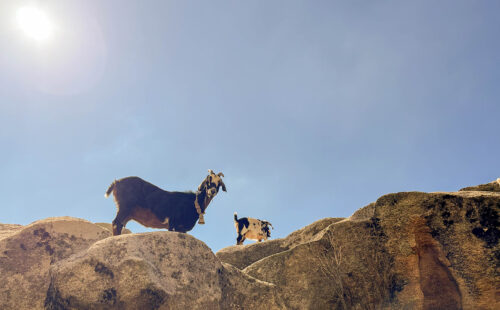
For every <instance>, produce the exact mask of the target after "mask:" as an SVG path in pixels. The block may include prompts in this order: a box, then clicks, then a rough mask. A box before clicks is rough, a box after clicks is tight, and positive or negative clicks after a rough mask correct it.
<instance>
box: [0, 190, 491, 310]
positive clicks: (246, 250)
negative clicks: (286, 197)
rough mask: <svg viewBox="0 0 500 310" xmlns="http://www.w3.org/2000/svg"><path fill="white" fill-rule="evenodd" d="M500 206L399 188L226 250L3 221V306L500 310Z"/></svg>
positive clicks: (183, 240)
mask: <svg viewBox="0 0 500 310" xmlns="http://www.w3.org/2000/svg"><path fill="white" fill-rule="evenodd" d="M496 184H498V183H496ZM499 212H500V193H499V192H498V191H497V188H496V185H495V182H492V183H488V184H485V185H479V186H476V187H470V188H467V189H464V190H461V191H459V192H455V193H439V192H437V193H420V192H406V193H396V194H389V195H385V196H382V197H380V198H379V199H378V200H377V201H376V202H374V203H371V204H369V205H367V206H366V207H363V208H361V209H359V210H358V211H356V212H355V213H354V214H353V215H352V216H351V217H349V218H347V219H339V218H326V219H322V220H319V221H317V222H314V223H313V224H311V225H308V226H306V227H304V228H302V229H300V230H298V231H296V232H294V233H292V234H290V235H289V236H287V237H286V238H282V239H275V240H270V241H266V242H262V243H255V244H251V245H246V246H230V247H228V248H225V249H222V250H221V251H219V252H218V253H217V254H216V255H215V254H213V253H212V251H211V250H210V249H209V248H208V247H207V246H206V245H205V244H204V243H203V242H201V241H199V240H197V239H195V238H194V237H192V236H190V235H189V234H180V233H175V232H166V231H158V232H154V233H144V234H127V235H121V236H116V237H111V236H110V235H111V233H110V231H109V225H106V224H92V223H90V222H87V221H84V220H79V219H74V218H52V219H47V220H43V221H38V222H35V223H33V224H30V225H28V226H20V225H7V224H0V309H44V308H45V309H202V308H203V309H208V310H210V309H500V298H499V297H500V295H499V294H500V291H499V287H500V245H499V239H500V231H499V229H500V219H499V214H498V213H499Z"/></svg>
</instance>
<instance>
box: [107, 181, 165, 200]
mask: <svg viewBox="0 0 500 310" xmlns="http://www.w3.org/2000/svg"><path fill="white" fill-rule="evenodd" d="M155 191H163V190H162V189H161V188H159V187H158V186H156V185H153V184H151V183H149V182H147V181H144V180H143V179H141V178H139V177H135V176H133V177H126V178H123V179H119V180H117V181H115V187H114V189H113V195H114V196H115V200H116V201H117V202H118V203H119V204H122V203H127V204H131V205H141V204H143V203H144V200H145V198H146V197H147V196H148V195H150V194H151V193H153V192H155Z"/></svg>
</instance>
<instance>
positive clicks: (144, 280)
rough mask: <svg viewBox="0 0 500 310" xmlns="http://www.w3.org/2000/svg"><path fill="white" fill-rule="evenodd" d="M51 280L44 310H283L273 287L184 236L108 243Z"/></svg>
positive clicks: (58, 267) (57, 270)
mask: <svg viewBox="0 0 500 310" xmlns="http://www.w3.org/2000/svg"><path fill="white" fill-rule="evenodd" d="M50 274H51V281H50V288H49V290H48V292H47V299H46V300H45V307H46V308H47V309H228V310H229V309H257V308H261V307H264V308H266V309H283V306H282V303H281V301H280V300H279V296H278V294H277V291H276V286H275V285H273V284H270V283H266V282H263V281H260V280H257V279H255V278H252V277H251V276H249V275H247V274H245V273H243V272H242V271H240V270H239V269H237V268H235V267H233V266H231V265H228V264H224V265H223V264H221V262H220V261H219V260H218V259H217V258H216V256H215V255H214V254H213V253H212V251H211V250H210V249H209V248H208V247H207V246H206V245H205V244H204V243H203V242H201V241H199V240H197V239H195V238H194V237H192V236H190V235H188V234H183V233H175V232H164V231H160V232H153V233H143V234H133V235H121V236H116V237H112V238H107V239H105V240H102V241H99V242H97V243H95V244H94V245H93V246H91V247H90V248H89V249H88V250H86V251H84V252H82V253H80V254H78V255H74V256H72V257H70V258H68V259H66V260H62V261H60V262H59V263H57V264H55V265H54V266H53V267H52V268H51V272H50Z"/></svg>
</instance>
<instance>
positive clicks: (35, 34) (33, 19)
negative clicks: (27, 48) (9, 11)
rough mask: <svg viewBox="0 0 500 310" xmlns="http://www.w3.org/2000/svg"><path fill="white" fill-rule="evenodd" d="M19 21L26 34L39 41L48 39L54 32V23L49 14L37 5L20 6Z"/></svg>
mask: <svg viewBox="0 0 500 310" xmlns="http://www.w3.org/2000/svg"><path fill="white" fill-rule="evenodd" d="M17 22H18V23H19V26H20V27H21V29H22V30H23V31H24V33H26V35H28V36H29V37H31V38H33V39H35V40H38V41H41V40H46V39H48V38H49V37H50V36H51V35H52V32H53V25H52V23H51V22H50V20H49V18H48V17H47V15H46V14H45V13H44V12H43V11H41V10H40V9H38V8H35V7H23V8H20V9H19V10H18V11H17Z"/></svg>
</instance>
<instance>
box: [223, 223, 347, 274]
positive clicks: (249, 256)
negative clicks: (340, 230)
mask: <svg viewBox="0 0 500 310" xmlns="http://www.w3.org/2000/svg"><path fill="white" fill-rule="evenodd" d="M341 220H343V219H342V218H325V219H322V220H319V221H317V222H315V223H313V224H311V225H308V226H306V227H304V228H302V229H299V230H298V231H296V232H293V233H291V234H290V235H289V236H288V237H286V238H281V239H274V240H269V241H265V242H260V243H253V244H249V245H233V246H230V247H227V248H223V249H221V250H220V251H218V252H217V253H216V255H217V257H218V258H219V259H220V260H221V261H223V262H225V263H228V264H231V265H233V266H235V267H237V268H239V269H243V268H245V267H247V266H249V265H251V264H253V263H255V262H256V261H258V260H260V259H262V258H265V257H268V256H271V255H273V254H276V253H280V252H283V251H286V250H289V249H290V248H293V247H294V246H297V245H298V244H301V243H303V242H305V241H308V240H309V239H311V238H314V237H315V236H316V234H318V233H321V231H322V230H323V229H324V228H326V227H328V226H329V225H330V224H332V223H335V222H338V221H341Z"/></svg>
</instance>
